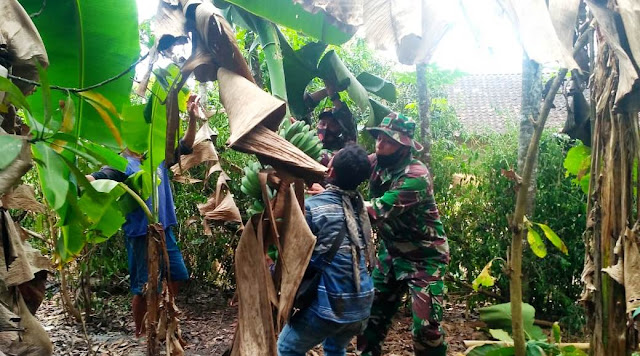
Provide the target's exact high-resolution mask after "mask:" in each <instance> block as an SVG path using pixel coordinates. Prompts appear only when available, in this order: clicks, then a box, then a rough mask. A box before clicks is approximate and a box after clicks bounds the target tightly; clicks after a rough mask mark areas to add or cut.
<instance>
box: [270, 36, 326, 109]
mask: <svg viewBox="0 0 640 356" xmlns="http://www.w3.org/2000/svg"><path fill="white" fill-rule="evenodd" d="M278 37H279V39H280V48H281V50H282V64H283V67H284V74H285V77H286V78H287V81H286V87H287V99H288V100H287V104H288V106H289V109H290V110H291V113H292V114H293V116H295V117H296V118H297V119H301V118H302V117H304V116H305V115H306V114H307V113H308V111H309V109H308V108H307V106H306V105H305V103H304V99H303V98H304V91H305V89H306V87H307V85H308V84H309V82H310V81H311V80H312V79H313V78H316V77H318V76H319V75H320V72H319V71H318V60H319V59H320V56H322V53H324V50H325V49H326V48H327V45H326V44H324V43H321V42H312V43H309V44H307V45H305V46H304V47H302V48H300V49H299V50H297V51H294V50H293V49H292V48H291V46H289V43H288V42H287V40H286V38H284V35H283V34H282V32H280V31H278Z"/></svg>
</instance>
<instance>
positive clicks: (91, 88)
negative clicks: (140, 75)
mask: <svg viewBox="0 0 640 356" xmlns="http://www.w3.org/2000/svg"><path fill="white" fill-rule="evenodd" d="M148 55H149V53H147V54H145V55H144V56H142V57H140V58H138V59H137V60H136V61H135V62H133V64H131V65H130V66H129V67H128V68H127V69H125V70H124V71H122V72H120V73H118V74H116V75H115V76H113V77H111V78H108V79H105V80H103V81H101V82H100V83H96V84H93V85H90V86H88V87H84V88H66V87H60V86H57V85H51V86H50V88H51V89H54V90H60V91H64V92H71V93H81V92H83V91H89V90H93V89H95V88H99V87H101V86H103V85H105V84H109V83H111V82H113V81H115V80H118V79H120V78H121V77H123V76H124V75H125V74H127V73H129V72H130V71H131V70H132V69H133V68H135V67H136V66H137V65H138V63H140V62H142V61H143V60H145V59H146V58H147V56H148ZM7 77H8V78H11V79H14V80H17V81H20V82H23V83H27V84H31V85H35V86H37V87H39V86H42V84H40V83H38V82H36V81H35V80H30V79H26V78H22V77H18V76H15V75H13V74H8V75H7Z"/></svg>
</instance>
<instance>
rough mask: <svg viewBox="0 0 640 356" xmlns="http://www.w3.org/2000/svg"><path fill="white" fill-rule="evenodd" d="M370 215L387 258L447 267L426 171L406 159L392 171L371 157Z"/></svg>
mask: <svg viewBox="0 0 640 356" xmlns="http://www.w3.org/2000/svg"><path fill="white" fill-rule="evenodd" d="M372 166H373V170H372V174H371V180H370V185H369V189H370V196H371V206H370V207H369V215H370V216H371V219H372V224H375V226H377V230H378V237H380V238H381V239H382V241H383V242H384V246H385V247H386V250H387V251H388V253H389V255H390V257H400V258H404V259H406V260H408V261H410V262H416V263H420V262H427V263H437V264H446V263H448V262H449V245H448V243H447V237H446V235H445V233H444V228H443V225H442V222H441V221H440V214H439V213H438V207H437V206H436V202H435V199H434V197H433V186H432V185H431V176H430V173H429V170H428V169H427V167H426V166H425V165H424V164H423V163H422V162H420V161H418V160H417V159H415V158H413V157H412V156H409V157H407V158H405V159H404V160H402V161H400V162H398V163H397V164H396V165H394V166H391V167H386V168H382V167H380V166H378V165H377V160H376V159H375V155H372Z"/></svg>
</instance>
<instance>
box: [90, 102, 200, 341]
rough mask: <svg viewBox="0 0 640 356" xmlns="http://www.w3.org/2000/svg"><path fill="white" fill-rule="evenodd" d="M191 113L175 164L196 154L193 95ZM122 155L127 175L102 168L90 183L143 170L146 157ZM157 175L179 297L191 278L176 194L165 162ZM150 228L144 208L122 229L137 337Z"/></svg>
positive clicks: (144, 305)
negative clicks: (180, 239)
mask: <svg viewBox="0 0 640 356" xmlns="http://www.w3.org/2000/svg"><path fill="white" fill-rule="evenodd" d="M187 105H188V112H189V126H188V128H187V131H186V132H185V134H184V137H183V138H182V139H181V140H180V147H179V148H178V149H176V152H175V154H176V157H174V162H175V161H177V160H178V159H179V156H180V155H183V154H191V153H192V152H193V149H192V147H193V141H194V140H195V136H196V129H197V123H196V122H197V119H198V112H200V111H199V108H198V105H199V100H198V99H197V98H196V97H195V96H191V97H190V98H189V101H188V103H187ZM122 155H123V156H124V157H125V158H126V159H127V162H128V164H127V168H126V171H125V172H120V171H118V170H115V169H113V168H111V167H108V166H106V167H103V168H102V169H100V171H98V172H94V173H91V174H90V175H87V179H89V181H93V180H96V179H111V180H115V181H118V182H123V181H125V180H126V179H127V178H128V177H129V176H131V175H133V174H135V173H137V172H139V171H140V170H141V166H142V161H143V160H144V157H143V155H141V154H137V153H135V152H132V151H130V150H129V149H125V150H124V151H123V153H122ZM157 175H158V178H159V180H160V184H159V185H158V187H157V197H158V221H159V222H160V223H161V224H162V226H163V228H164V231H165V239H166V245H167V252H168V255H169V272H170V274H171V275H170V281H171V282H170V283H169V288H170V289H171V292H172V293H173V294H174V295H176V294H177V293H178V288H179V286H180V284H181V283H183V282H184V281H186V280H187V279H189V273H188V271H187V267H186V266H185V263H184V259H183V257H182V253H181V252H180V249H179V248H178V245H177V243H176V237H175V234H174V232H173V229H172V228H173V226H175V225H177V224H178V221H177V218H176V212H175V205H174V202H173V194H172V192H171V185H170V183H169V172H168V170H167V167H166V166H165V163H164V162H162V163H161V164H160V166H159V167H158V169H157ZM147 206H149V208H150V209H152V207H151V198H149V199H148V200H147ZM147 225H149V222H148V219H147V216H146V215H145V213H144V211H143V210H142V208H137V209H136V210H134V211H132V212H130V213H128V214H127V216H126V221H125V223H124V224H123V225H122V230H123V231H124V234H125V236H126V245H127V255H128V264H129V275H130V280H131V293H132V294H133V298H132V300H131V311H132V313H133V320H134V324H135V334H136V336H140V335H142V334H144V332H145V326H144V315H145V314H146V312H147V303H146V299H145V296H144V293H143V288H144V285H145V283H147V279H148V271H147V238H146V235H147Z"/></svg>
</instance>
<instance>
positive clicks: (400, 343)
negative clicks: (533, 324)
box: [37, 286, 486, 356]
mask: <svg viewBox="0 0 640 356" xmlns="http://www.w3.org/2000/svg"><path fill="white" fill-rule="evenodd" d="M189 289H190V290H186V291H185V292H184V293H182V295H181V296H180V297H179V298H178V306H179V307H180V308H181V310H182V312H183V314H184V315H183V317H182V318H181V327H182V335H183V337H184V339H185V340H186V341H187V343H188V344H187V346H186V347H185V351H186V352H185V354H186V355H192V356H196V355H203V356H204V355H221V354H222V353H223V352H224V351H225V350H226V349H227V348H228V347H229V346H230V345H231V342H232V339H233V334H234V331H235V327H236V314H237V308H236V307H232V306H229V303H228V302H229V295H223V294H221V293H220V292H218V291H215V290H209V291H203V290H197V288H195V287H193V286H192V287H191V288H189ZM451 299H452V300H450V301H448V302H447V304H446V308H445V322H444V328H445V331H446V332H447V342H448V343H449V345H450V348H449V355H457V354H458V353H459V352H464V350H465V348H464V345H463V340H468V339H484V338H486V334H485V333H483V332H482V331H480V330H479V327H480V326H481V325H482V323H481V322H480V321H478V317H477V314H475V313H472V314H470V315H467V311H466V309H465V302H464V300H463V299H462V298H460V297H455V296H453V297H452V298H451ZM129 300H130V299H129V295H126V294H122V295H113V296H110V297H108V298H105V299H103V300H102V301H101V304H102V305H101V310H100V312H99V313H96V315H93V316H92V318H91V319H90V320H89V322H88V323H87V334H88V335H89V338H90V340H91V349H92V350H93V351H94V352H95V354H96V355H101V356H102V355H104V356H106V355H133V356H142V355H145V354H146V353H145V350H146V349H145V347H146V345H145V341H144V338H141V339H136V338H135V337H134V336H133V322H132V320H131V317H130V313H131V312H130V306H129ZM37 317H38V319H39V320H40V321H41V322H42V324H43V326H44V327H45V329H46V331H47V332H48V333H49V335H50V337H51V339H52V341H53V343H54V347H55V349H54V354H55V355H68V356H79V355H88V354H89V352H88V350H89V347H88V344H87V341H86V339H85V337H84V332H83V328H82V326H81V325H77V324H75V323H73V322H71V321H70V319H69V317H67V316H66V315H65V313H64V312H63V309H62V306H61V301H60V297H59V294H55V295H53V297H51V298H49V299H46V300H45V301H44V302H43V304H42V306H41V307H40V309H39V310H38V313H37ZM354 348H355V339H354V340H353V342H352V345H351V346H350V347H349V349H348V353H347V354H348V355H355V352H354ZM384 354H385V355H396V356H405V355H407V356H408V355H413V345H412V342H411V316H410V309H408V308H406V307H404V308H403V309H402V310H401V311H400V312H399V313H398V315H397V316H396V318H395V320H394V321H393V325H392V329H391V331H390V332H389V335H388V337H387V339H386V340H385V343H384ZM309 355H318V356H319V355H322V351H321V348H316V349H314V350H312V351H310V352H309Z"/></svg>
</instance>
